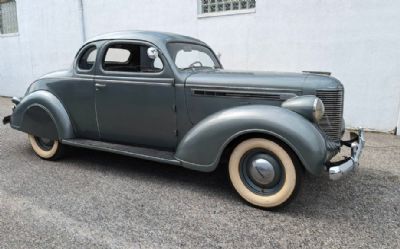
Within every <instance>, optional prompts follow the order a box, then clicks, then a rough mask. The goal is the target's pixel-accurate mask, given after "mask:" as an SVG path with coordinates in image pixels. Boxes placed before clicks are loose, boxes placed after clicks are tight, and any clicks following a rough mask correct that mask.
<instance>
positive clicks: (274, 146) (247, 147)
mask: <svg viewBox="0 0 400 249" xmlns="http://www.w3.org/2000/svg"><path fill="white" fill-rule="evenodd" d="M301 174H302V170H301V168H300V167H299V165H298V164H297V163H296V162H295V161H294V160H293V159H292V157H291V156H290V151H287V150H285V149H284V147H282V146H280V145H279V144H278V143H276V142H274V141H271V140H267V139H264V138H252V139H248V140H245V141H243V142H242V143H240V144H239V145H238V146H237V147H236V148H235V149H234V150H233V152H232V154H231V157H230V160H229V176H230V179H231V182H232V185H233V187H234V188H235V189H236V191H237V192H238V193H239V195H240V196H241V197H242V198H243V199H244V200H246V201H247V202H249V203H250V204H252V205H255V206H257V207H261V208H276V207H279V206H282V205H285V204H287V203H288V202H289V201H290V200H291V199H292V197H293V196H294V194H295V193H296V192H297V190H298V188H299V185H300V181H301V179H302V177H301Z"/></svg>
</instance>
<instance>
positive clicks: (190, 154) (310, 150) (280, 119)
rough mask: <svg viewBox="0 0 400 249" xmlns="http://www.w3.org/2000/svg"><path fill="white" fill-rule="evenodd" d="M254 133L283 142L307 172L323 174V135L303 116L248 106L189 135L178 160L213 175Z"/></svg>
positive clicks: (223, 113)
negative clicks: (229, 149) (230, 148)
mask: <svg viewBox="0 0 400 249" xmlns="http://www.w3.org/2000/svg"><path fill="white" fill-rule="evenodd" d="M250 133H263V134H265V135H269V136H273V137H275V138H277V139H279V140H280V141H282V142H284V143H285V144H286V145H288V146H289V147H290V148H291V149H292V150H293V151H294V152H295V153H296V155H297V156H298V158H299V159H300V161H301V162H302V164H303V165H304V167H305V168H306V170H307V171H309V172H310V173H312V174H314V175H318V174H320V173H321V171H322V169H323V165H324V162H325V158H326V146H325V140H324V138H323V136H322V135H321V133H320V132H319V131H318V129H317V128H316V127H315V126H314V125H313V123H311V122H310V121H308V120H306V119H305V118H304V117H302V116H300V115H299V114H297V113H294V112H292V111H290V110H287V109H284V108H280V107H275V106H264V105H247V106H240V107H233V108H231V109H228V110H224V111H220V112H217V113H215V114H212V115H211V116H209V117H207V118H206V119H204V120H202V121H201V122H199V123H198V124H197V125H196V126H194V127H193V128H192V129H191V130H190V131H189V132H188V133H187V134H186V135H185V137H184V138H183V139H182V141H181V142H180V144H179V146H178V148H177V152H176V155H175V157H176V158H177V159H178V160H180V161H181V162H182V165H183V166H184V167H187V168H191V169H194V170H199V171H205V172H210V171H213V170H214V169H215V168H216V167H217V166H218V163H219V160H220V157H221V155H222V152H223V151H224V149H225V147H226V146H227V145H228V144H229V143H230V142H231V141H233V140H234V139H235V138H237V137H239V136H241V135H245V134H250Z"/></svg>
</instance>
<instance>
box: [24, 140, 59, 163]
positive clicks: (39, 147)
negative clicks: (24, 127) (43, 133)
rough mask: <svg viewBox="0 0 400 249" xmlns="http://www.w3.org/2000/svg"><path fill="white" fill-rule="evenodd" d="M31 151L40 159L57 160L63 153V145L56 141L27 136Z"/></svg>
mask: <svg viewBox="0 0 400 249" xmlns="http://www.w3.org/2000/svg"><path fill="white" fill-rule="evenodd" d="M28 136H29V141H30V142H31V146H32V149H33V151H34V152H35V153H36V155H38V156H39V157H40V158H42V159H46V160H57V159H59V158H60V157H61V156H62V154H63V151H64V148H63V145H62V144H61V143H60V142H59V141H58V140H52V139H48V138H41V137H36V136H33V135H28Z"/></svg>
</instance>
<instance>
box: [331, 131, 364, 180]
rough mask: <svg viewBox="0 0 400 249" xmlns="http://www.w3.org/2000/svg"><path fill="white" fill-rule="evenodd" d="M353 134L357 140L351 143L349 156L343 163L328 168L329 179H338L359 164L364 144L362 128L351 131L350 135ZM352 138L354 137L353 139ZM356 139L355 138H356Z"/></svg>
mask: <svg viewBox="0 0 400 249" xmlns="http://www.w3.org/2000/svg"><path fill="white" fill-rule="evenodd" d="M352 136H355V137H356V138H358V141H354V142H352V143H351V145H350V148H351V157H349V158H347V159H346V160H345V161H344V162H343V163H340V164H339V165H335V166H332V167H330V168H329V179H331V180H339V179H341V178H342V177H343V176H345V175H347V174H348V173H350V172H352V171H354V170H355V169H356V168H357V167H358V164H359V160H360V156H361V153H362V150H363V149H364V145H365V138H364V130H363V129H362V128H360V129H359V130H358V134H357V133H351V134H350V137H352ZM353 140H354V139H353ZM356 140H357V139H356Z"/></svg>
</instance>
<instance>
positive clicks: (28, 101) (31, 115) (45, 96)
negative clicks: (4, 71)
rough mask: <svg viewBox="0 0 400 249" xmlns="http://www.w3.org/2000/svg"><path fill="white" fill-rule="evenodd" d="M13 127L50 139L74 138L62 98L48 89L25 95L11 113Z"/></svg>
mask: <svg viewBox="0 0 400 249" xmlns="http://www.w3.org/2000/svg"><path fill="white" fill-rule="evenodd" d="M10 124H11V127H12V128H14V129H16V130H19V131H22V132H26V133H28V134H32V135H35V136H39V137H45V138H50V139H58V140H60V139H68V138H74V131H73V127H72V124H71V121H70V119H69V116H68V113H67V111H66V110H65V108H64V106H63V105H62V103H61V102H60V100H59V99H58V98H57V97H56V96H54V95H53V94H52V93H50V92H48V91H43V90H40V91H36V92H33V93H31V94H29V95H27V96H25V97H24V98H23V99H22V100H21V102H20V103H19V104H18V105H16V107H15V109H14V111H13V114H12V115H11V123H10Z"/></svg>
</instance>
